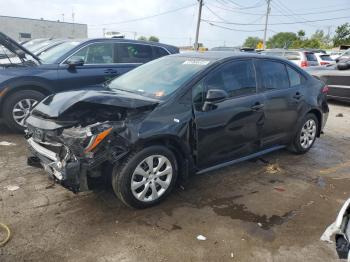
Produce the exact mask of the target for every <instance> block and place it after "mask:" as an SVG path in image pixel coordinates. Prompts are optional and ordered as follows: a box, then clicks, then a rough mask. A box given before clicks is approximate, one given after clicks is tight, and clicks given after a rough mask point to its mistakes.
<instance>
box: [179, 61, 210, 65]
mask: <svg viewBox="0 0 350 262" xmlns="http://www.w3.org/2000/svg"><path fill="white" fill-rule="evenodd" d="M209 63H210V61H208V60H186V61H185V62H183V63H182V64H183V65H207V64H209Z"/></svg>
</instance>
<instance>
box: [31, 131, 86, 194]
mask: <svg viewBox="0 0 350 262" xmlns="http://www.w3.org/2000/svg"><path fill="white" fill-rule="evenodd" d="M27 142H28V147H29V151H30V154H29V156H28V160H27V163H28V165H31V166H39V165H41V166H42V167H43V168H44V169H45V171H46V172H47V173H48V174H49V175H50V176H51V177H52V178H53V179H54V180H56V181H58V182H59V183H61V184H62V185H63V186H64V187H66V188H67V189H69V190H71V191H73V192H78V191H85V190H88V186H87V178H86V171H84V170H86V169H85V168H84V167H83V166H82V164H81V162H80V161H79V160H78V159H77V158H76V157H75V156H74V155H73V154H72V153H71V152H70V150H69V149H68V148H65V147H64V146H63V145H59V144H55V145H54V146H53V145H52V144H49V145H50V146H51V147H57V149H58V150H62V148H64V150H65V152H66V153H65V156H64V157H63V158H62V157H61V156H60V154H58V153H56V152H55V151H51V150H49V149H48V148H46V147H44V146H43V145H41V144H40V143H39V142H36V141H35V140H34V139H33V138H29V139H27Z"/></svg>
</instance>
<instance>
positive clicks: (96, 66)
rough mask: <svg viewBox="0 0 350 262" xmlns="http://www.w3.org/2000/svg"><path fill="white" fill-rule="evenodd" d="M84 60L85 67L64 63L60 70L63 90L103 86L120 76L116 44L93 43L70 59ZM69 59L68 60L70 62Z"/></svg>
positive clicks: (60, 83)
mask: <svg viewBox="0 0 350 262" xmlns="http://www.w3.org/2000/svg"><path fill="white" fill-rule="evenodd" d="M72 58H73V59H78V58H80V59H83V60H84V65H81V66H75V67H69V66H68V65H67V64H65V63H63V64H61V65H59V68H58V85H59V86H60V87H61V88H62V89H65V88H66V89H79V88H82V87H86V86H89V85H95V84H101V83H103V82H105V81H107V80H110V79H112V78H115V77H116V76H118V75H119V74H120V72H119V71H120V70H119V69H118V64H117V63H115V59H116V58H115V47H114V43H92V44H89V45H87V46H85V47H83V48H82V49H80V50H79V51H77V52H76V53H75V54H74V55H73V56H71V57H70V58H69V59H72ZM69 59H68V60H69Z"/></svg>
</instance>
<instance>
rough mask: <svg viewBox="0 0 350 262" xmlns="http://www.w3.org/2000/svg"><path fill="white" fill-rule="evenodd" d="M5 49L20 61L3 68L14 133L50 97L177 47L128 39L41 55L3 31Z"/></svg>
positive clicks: (0, 78) (66, 45)
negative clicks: (40, 102) (29, 114)
mask: <svg viewBox="0 0 350 262" xmlns="http://www.w3.org/2000/svg"><path fill="white" fill-rule="evenodd" d="M0 45H2V46H4V47H6V48H7V49H8V50H9V51H10V52H11V53H12V54H14V55H15V58H16V59H17V60H20V63H13V62H12V61H11V59H8V61H7V63H4V60H6V58H4V59H1V60H2V62H1V64H0V68H1V70H0V109H1V110H0V112H1V117H3V118H4V120H5V123H6V124H7V125H8V126H9V127H10V128H12V129H13V130H17V131H21V130H23V129H24V127H25V118H26V117H27V115H28V113H29V112H30V110H31V109H32V108H33V107H34V106H35V105H36V104H37V103H38V102H39V101H41V100H42V99H43V98H44V97H46V96H47V95H49V94H52V93H57V92H62V91H66V90H71V89H79V88H83V87H86V86H89V85H95V84H101V83H103V82H105V81H107V80H111V79H113V78H115V77H117V76H120V75H122V74H124V73H126V72H128V71H129V70H131V69H133V68H135V67H137V66H139V65H141V64H143V63H146V62H149V61H151V60H153V59H156V58H159V57H162V56H165V55H169V54H172V53H178V52H179V50H178V48H177V47H174V46H170V45H165V44H161V43H153V42H145V41H135V40H127V39H106V38H103V39H88V40H86V39H84V40H67V41H65V42H63V43H61V44H59V45H57V46H55V47H53V48H51V49H49V50H47V51H46V52H44V53H42V54H41V55H40V57H38V56H36V55H35V54H33V53H32V52H30V51H29V50H27V49H26V48H24V47H23V46H21V45H19V44H18V43H17V42H16V41H14V40H12V39H11V38H9V37H7V36H6V35H4V34H2V33H0Z"/></svg>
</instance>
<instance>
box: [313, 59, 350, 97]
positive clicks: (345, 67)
mask: <svg viewBox="0 0 350 262" xmlns="http://www.w3.org/2000/svg"><path fill="white" fill-rule="evenodd" d="M307 71H308V72H309V73H310V74H311V75H313V76H315V77H316V78H318V79H320V80H322V81H323V82H325V83H326V84H327V85H328V88H329V92H328V98H331V99H335V100H341V101H347V102H350V61H348V62H339V63H338V64H336V65H333V66H328V67H323V66H322V67H321V66H320V67H314V68H310V69H307Z"/></svg>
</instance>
